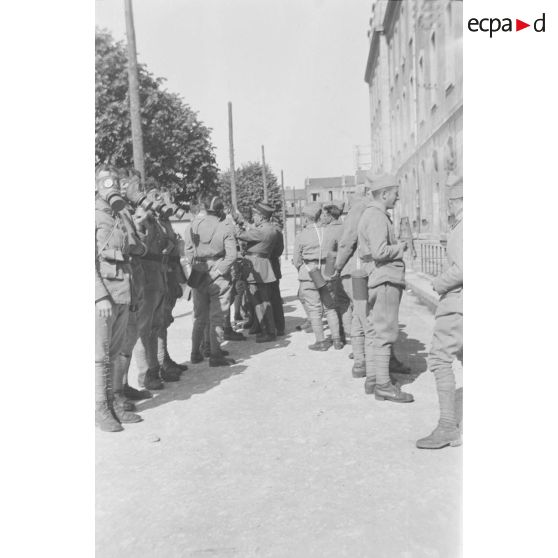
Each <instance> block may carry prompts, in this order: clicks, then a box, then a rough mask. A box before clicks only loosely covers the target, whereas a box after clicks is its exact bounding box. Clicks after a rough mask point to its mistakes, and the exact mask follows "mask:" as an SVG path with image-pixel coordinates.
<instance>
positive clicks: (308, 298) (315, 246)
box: [293, 203, 343, 351]
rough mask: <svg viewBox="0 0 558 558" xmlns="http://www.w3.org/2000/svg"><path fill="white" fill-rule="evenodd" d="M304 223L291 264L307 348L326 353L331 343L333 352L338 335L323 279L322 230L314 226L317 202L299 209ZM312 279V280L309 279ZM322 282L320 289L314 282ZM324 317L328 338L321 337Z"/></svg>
mask: <svg viewBox="0 0 558 558" xmlns="http://www.w3.org/2000/svg"><path fill="white" fill-rule="evenodd" d="M302 211H303V213H304V215H305V217H306V219H307V222H308V224H307V225H306V227H305V228H304V229H302V231H301V232H300V233H299V234H298V236H297V237H296V239H295V246H294V253H293V264H294V266H295V267H296V268H297V270H298V279H299V281H300V294H301V296H302V298H303V300H304V304H306V308H307V311H308V313H309V315H310V323H311V325H312V330H313V331H314V335H315V337H316V342H315V343H313V344H312V345H309V346H308V348H309V349H310V350H312V351H327V350H328V349H329V348H330V347H331V345H332V342H333V346H334V348H335V349H342V348H343V343H342V342H341V337H340V333H339V319H338V317H337V312H336V310H335V305H334V303H333V299H332V298H331V294H330V293H329V291H328V289H327V284H326V282H325V280H323V275H322V273H323V271H324V267H325V259H326V254H325V247H324V239H323V236H324V230H323V228H322V227H320V226H318V220H319V218H320V213H321V207H320V204H318V203H310V204H307V205H306V206H305V207H304V209H303V210H302ZM313 278H314V279H313ZM320 278H321V280H322V281H321V282H322V283H323V285H322V286H320V284H319V283H318V282H319V281H320ZM323 314H325V316H326V319H327V323H328V325H329V330H330V332H331V337H332V338H331V339H330V338H327V339H326V338H325V335H324V328H323V324H322V316H323Z"/></svg>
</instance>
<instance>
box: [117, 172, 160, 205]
mask: <svg viewBox="0 0 558 558" xmlns="http://www.w3.org/2000/svg"><path fill="white" fill-rule="evenodd" d="M122 185H123V190H124V195H125V196H126V199H127V200H128V201H129V202H130V203H131V204H132V205H133V206H134V207H135V208H138V207H141V208H142V209H144V210H145V211H149V210H150V209H151V206H152V205H153V202H152V201H151V200H149V199H148V197H147V193H146V192H143V191H142V190H140V181H139V178H138V177H137V176H132V177H130V178H125V179H124V180H123V181H122Z"/></svg>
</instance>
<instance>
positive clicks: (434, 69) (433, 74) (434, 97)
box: [428, 32, 438, 108]
mask: <svg viewBox="0 0 558 558" xmlns="http://www.w3.org/2000/svg"><path fill="white" fill-rule="evenodd" d="M429 65H430V83H429V84H428V87H429V89H430V106H431V108H434V107H435V106H436V105H437V104H438V60H437V58H436V33H435V32H433V33H432V35H430V56H429Z"/></svg>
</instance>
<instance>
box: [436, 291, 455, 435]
mask: <svg viewBox="0 0 558 558" xmlns="http://www.w3.org/2000/svg"><path fill="white" fill-rule="evenodd" d="M455 358H457V359H458V360H460V361H461V362H463V314H462V313H461V312H455V311H453V310H450V309H446V308H445V304H444V300H442V301H441V302H440V305H439V306H438V309H437V311H436V321H435V323H434V332H433V334H432V344H431V348H430V354H429V355H428V368H429V369H430V371H431V372H432V373H433V374H434V379H435V380H436V390H437V392H438V402H439V407H440V424H441V425H442V426H445V427H448V428H455V427H456V426H457V423H458V421H459V417H458V414H459V413H458V412H457V411H456V385H455V374H454V372H453V368H452V364H453V361H454V359H455Z"/></svg>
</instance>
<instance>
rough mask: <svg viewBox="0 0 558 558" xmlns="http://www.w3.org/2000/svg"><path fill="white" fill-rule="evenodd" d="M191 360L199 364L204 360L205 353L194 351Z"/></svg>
mask: <svg viewBox="0 0 558 558" xmlns="http://www.w3.org/2000/svg"><path fill="white" fill-rule="evenodd" d="M190 362H191V363H192V364H198V363H199V362H203V355H202V354H201V353H199V352H198V353H192V354H191V355H190Z"/></svg>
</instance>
